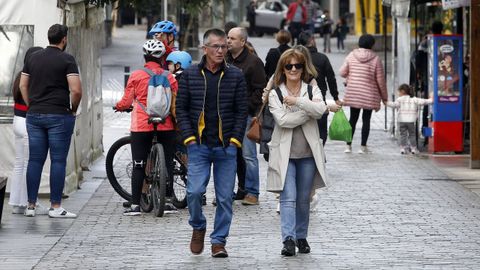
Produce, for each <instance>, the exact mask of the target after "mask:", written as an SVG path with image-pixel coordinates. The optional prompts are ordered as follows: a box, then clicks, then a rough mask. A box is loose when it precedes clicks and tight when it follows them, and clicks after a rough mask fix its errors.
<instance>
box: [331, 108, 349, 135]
mask: <svg viewBox="0 0 480 270" xmlns="http://www.w3.org/2000/svg"><path fill="white" fill-rule="evenodd" d="M328 136H329V137H330V140H334V141H342V142H351V141H352V127H351V126H350V122H348V119H347V117H346V116H345V113H344V112H343V110H342V109H340V110H338V111H337V112H336V113H335V114H334V115H333V120H332V123H331V124H330V127H329V128H328Z"/></svg>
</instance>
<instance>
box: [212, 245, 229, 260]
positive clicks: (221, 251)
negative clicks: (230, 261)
mask: <svg viewBox="0 0 480 270" xmlns="http://www.w3.org/2000/svg"><path fill="white" fill-rule="evenodd" d="M212 257H215V258H226V257H228V253H227V250H226V249H225V245H223V244H212Z"/></svg>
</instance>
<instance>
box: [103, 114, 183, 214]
mask: <svg viewBox="0 0 480 270" xmlns="http://www.w3.org/2000/svg"><path fill="white" fill-rule="evenodd" d="M149 121H152V123H153V125H154V139H153V140H152V148H151V151H150V153H149V156H148V159H147V166H146V168H145V169H146V179H145V182H144V188H143V190H142V196H141V200H140V207H141V208H142V210H143V211H144V212H150V211H152V209H155V211H154V212H155V215H156V216H162V215H163V210H164V205H165V202H166V199H165V193H166V187H167V186H168V181H169V178H168V176H167V174H166V166H165V157H164V155H163V146H162V145H161V144H159V143H157V141H156V140H157V139H156V130H157V125H158V124H159V123H161V121H162V120H161V119H158V118H157V119H155V118H153V119H150V120H149ZM130 143H131V138H130V136H125V137H122V138H120V139H118V140H117V141H116V142H115V143H114V144H113V145H112V146H111V147H110V149H109V150H108V153H107V157H106V164H105V167H106V171H107V178H108V180H109V182H110V184H111V185H112V187H113V189H114V190H115V191H116V192H117V193H118V194H119V195H120V196H121V197H122V198H124V199H125V200H127V201H128V202H130V201H131V199H132V195H131V177H132V169H133V160H132V154H131V148H130ZM159 153H161V154H159ZM160 168H163V169H160ZM186 187H187V166H186V155H185V154H183V153H182V152H180V151H176V153H175V155H174V168H173V194H172V195H173V198H172V204H173V205H174V206H175V207H176V208H179V209H181V208H185V207H186V206H187V199H186ZM152 191H153V192H152ZM126 204H128V203H124V206H126ZM128 206H129V205H128Z"/></svg>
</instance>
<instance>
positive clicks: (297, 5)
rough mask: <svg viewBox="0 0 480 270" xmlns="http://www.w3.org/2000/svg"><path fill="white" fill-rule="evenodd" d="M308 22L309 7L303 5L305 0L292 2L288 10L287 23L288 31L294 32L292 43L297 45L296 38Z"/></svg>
mask: <svg viewBox="0 0 480 270" xmlns="http://www.w3.org/2000/svg"><path fill="white" fill-rule="evenodd" d="M306 23H307V9H306V7H305V6H304V5H303V0H297V1H296V2H293V3H291V4H290V5H289V6H288V11H287V24H288V31H290V33H291V34H292V45H295V39H296V38H297V37H298V35H299V34H300V32H302V31H303V30H304V29H305V24H306Z"/></svg>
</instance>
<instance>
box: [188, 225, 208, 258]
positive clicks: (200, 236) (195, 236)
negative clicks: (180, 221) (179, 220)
mask: <svg viewBox="0 0 480 270" xmlns="http://www.w3.org/2000/svg"><path fill="white" fill-rule="evenodd" d="M205 232H206V230H193V233H192V241H190V251H191V252H192V253H193V254H195V255H198V254H200V253H202V252H203V242H204V240H205Z"/></svg>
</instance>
